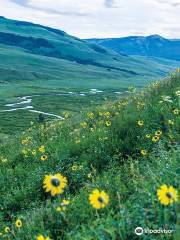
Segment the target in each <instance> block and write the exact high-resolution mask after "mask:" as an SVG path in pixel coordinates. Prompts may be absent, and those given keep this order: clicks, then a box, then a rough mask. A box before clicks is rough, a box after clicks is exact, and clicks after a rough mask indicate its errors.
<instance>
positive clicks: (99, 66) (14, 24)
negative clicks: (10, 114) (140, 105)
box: [0, 18, 178, 100]
mask: <svg viewBox="0 0 180 240" xmlns="http://www.w3.org/2000/svg"><path fill="white" fill-rule="evenodd" d="M4 34H10V35H8V36H6V35H5V36H4ZM19 38H20V39H19ZM38 41H40V43H39V42H38ZM0 43H1V44H0V98H1V99H3V100H4V98H5V97H9V96H11V97H13V96H16V95H18V94H20V93H23V94H31V93H33V92H34V91H35V89H32V86H34V87H42V85H43V87H44V88H46V89H47V91H51V90H52V89H54V88H55V89H57V88H64V87H71V88H84V87H86V88H114V89H118V88H121V87H126V86H127V85H129V84H136V86H142V85H145V84H147V82H148V81H149V80H152V79H157V78H159V77H163V76H165V75H166V74H167V73H168V72H169V71H171V70H172V69H175V68H176V67H177V66H178V62H176V61H165V60H161V59H147V58H143V57H142V58H136V57H129V56H123V55H119V54H116V53H115V52H112V51H111V50H107V49H104V48H101V47H98V46H97V45H94V44H89V43H86V42H85V41H82V40H80V39H78V38H75V37H72V36H70V35H68V34H66V33H64V32H62V31H60V30H56V29H51V28H48V27H45V26H41V25H37V24H32V23H27V22H21V21H15V20H10V19H6V18H0ZM47 66H48V67H47ZM147 76H148V77H147Z"/></svg>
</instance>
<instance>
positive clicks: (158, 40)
mask: <svg viewBox="0 0 180 240" xmlns="http://www.w3.org/2000/svg"><path fill="white" fill-rule="evenodd" d="M86 41H87V42H90V43H95V44H97V45H99V46H103V47H106V48H107V49H111V50H113V51H116V52H117V53H120V54H127V55H140V56H150V57H160V58H166V59H173V60H177V61H179V60H180V40H179V39H167V38H164V37H162V36H160V35H157V34H154V35H149V36H128V37H122V38H106V39H96V38H95V39H86Z"/></svg>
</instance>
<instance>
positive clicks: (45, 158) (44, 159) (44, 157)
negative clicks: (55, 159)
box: [40, 155, 48, 161]
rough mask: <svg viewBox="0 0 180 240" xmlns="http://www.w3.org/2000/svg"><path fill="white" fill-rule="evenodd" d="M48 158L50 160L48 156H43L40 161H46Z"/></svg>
mask: <svg viewBox="0 0 180 240" xmlns="http://www.w3.org/2000/svg"><path fill="white" fill-rule="evenodd" d="M47 158H48V157H47V155H42V156H41V157H40V160H41V161H46V160H47Z"/></svg>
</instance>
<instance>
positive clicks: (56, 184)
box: [51, 178, 60, 187]
mask: <svg viewBox="0 0 180 240" xmlns="http://www.w3.org/2000/svg"><path fill="white" fill-rule="evenodd" d="M51 184H52V185H53V186H54V187H58V186H59V185H60V181H59V179H58V178H52V179H51Z"/></svg>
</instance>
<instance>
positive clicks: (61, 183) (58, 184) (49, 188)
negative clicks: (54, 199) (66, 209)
mask: <svg viewBox="0 0 180 240" xmlns="http://www.w3.org/2000/svg"><path fill="white" fill-rule="evenodd" d="M43 183H44V186H43V188H44V189H45V191H46V192H50V193H51V196H55V195H58V194H61V193H63V192H64V188H65V187H66V186H67V178H66V177H64V176H62V175H61V174H60V173H57V174H55V175H46V176H45V178H44V182H43Z"/></svg>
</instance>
